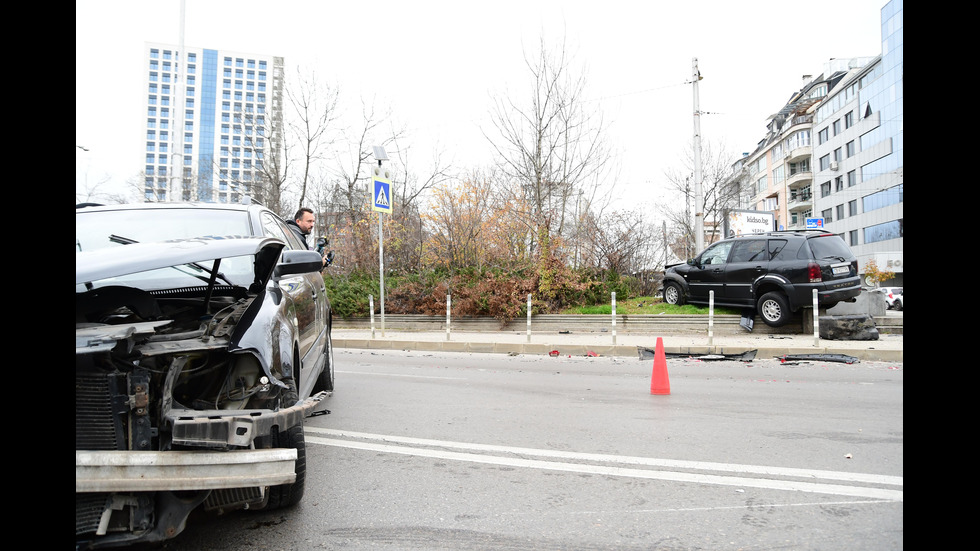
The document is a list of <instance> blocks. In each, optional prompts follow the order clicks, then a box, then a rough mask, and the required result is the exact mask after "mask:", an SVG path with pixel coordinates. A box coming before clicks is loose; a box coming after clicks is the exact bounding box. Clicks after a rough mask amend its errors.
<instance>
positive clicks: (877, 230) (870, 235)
mask: <svg viewBox="0 0 980 551" xmlns="http://www.w3.org/2000/svg"><path fill="white" fill-rule="evenodd" d="M903 222H904V221H903V220H902V219H898V220H892V221H891V222H885V223H884V224H877V225H874V226H870V227H867V228H864V242H865V243H877V242H878V241H886V240H888V239H899V238H901V237H905V235H904V233H905V232H904V224H903Z"/></svg>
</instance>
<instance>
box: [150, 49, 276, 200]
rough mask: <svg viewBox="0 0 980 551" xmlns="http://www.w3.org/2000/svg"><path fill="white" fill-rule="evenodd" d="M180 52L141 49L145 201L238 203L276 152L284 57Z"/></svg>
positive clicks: (207, 51)
mask: <svg viewBox="0 0 980 551" xmlns="http://www.w3.org/2000/svg"><path fill="white" fill-rule="evenodd" d="M184 50H185V51H184V52H183V54H184V55H183V60H182V56H181V53H182V52H181V51H180V48H179V47H177V46H173V45H167V44H154V43H148V44H146V87H145V90H146V158H145V165H144V184H145V198H146V200H148V201H204V202H229V201H230V202H236V201H238V199H239V198H240V196H241V195H249V194H251V193H252V190H253V187H255V186H256V184H257V183H258V182H260V181H262V179H263V177H264V176H263V174H264V173H263V170H264V169H266V168H267V167H268V165H267V162H268V160H269V159H270V158H271V157H272V156H273V155H275V153H276V152H277V151H278V149H279V147H280V143H279V138H278V136H279V130H278V129H280V128H281V122H282V121H281V113H282V109H281V106H282V93H283V58H281V57H275V56H262V55H254V54H244V53H239V52H231V51H224V50H210V49H201V48H185V49H184ZM184 60H186V62H184Z"/></svg>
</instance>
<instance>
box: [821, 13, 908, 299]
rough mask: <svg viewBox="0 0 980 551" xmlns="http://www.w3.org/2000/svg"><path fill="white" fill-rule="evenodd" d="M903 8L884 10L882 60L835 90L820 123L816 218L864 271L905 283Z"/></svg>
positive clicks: (892, 281)
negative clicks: (870, 267)
mask: <svg viewBox="0 0 980 551" xmlns="http://www.w3.org/2000/svg"><path fill="white" fill-rule="evenodd" d="M903 4H904V0H892V1H891V2H889V3H888V4H886V5H885V7H884V8H882V10H881V38H882V41H881V44H882V49H881V55H880V56H879V57H877V58H876V59H874V60H873V61H872V62H871V63H869V64H867V65H866V66H865V67H863V68H862V69H861V70H860V71H857V72H854V73H853V74H850V75H848V78H847V79H845V80H844V81H842V82H841V83H840V84H839V85H838V86H837V87H836V88H834V89H833V90H831V92H830V93H829V94H828V95H827V97H826V98H825V99H824V101H823V102H822V103H821V104H820V105H819V106H818V107H817V110H816V113H815V116H814V130H815V132H816V144H815V145H814V149H813V158H814V160H815V162H816V163H817V172H816V175H815V182H816V183H817V184H818V186H819V192H818V193H817V194H816V196H815V201H814V212H815V213H816V215H817V216H818V217H822V218H823V219H824V223H825V227H826V228H827V229H828V230H830V231H832V232H834V233H836V234H839V235H840V236H841V237H842V238H844V240H845V241H846V242H847V243H848V244H849V245H850V246H851V250H853V251H854V254H855V255H856V256H857V258H858V265H859V266H860V268H861V271H862V272H863V271H864V268H865V266H866V265H867V263H868V261H870V260H874V261H875V264H877V266H878V268H879V269H883V270H887V271H890V272H894V273H895V278H894V279H892V280H891V281H889V282H888V283H889V284H891V285H896V286H901V285H902V284H903V281H904V269H903V258H902V257H903V251H904V241H905V240H904V212H905V208H904V171H903V165H904V138H903V126H904V125H903V120H904V92H903V89H904V83H903V58H904V32H903V23H902V21H903Z"/></svg>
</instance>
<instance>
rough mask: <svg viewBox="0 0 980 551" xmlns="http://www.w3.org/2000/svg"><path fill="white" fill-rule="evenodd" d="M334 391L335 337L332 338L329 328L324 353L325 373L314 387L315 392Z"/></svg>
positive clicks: (321, 374)
mask: <svg viewBox="0 0 980 551" xmlns="http://www.w3.org/2000/svg"><path fill="white" fill-rule="evenodd" d="M323 391H328V392H332V391H333V337H331V336H330V328H329V327H328V328H327V346H326V349H325V350H324V351H323V371H321V372H320V376H319V377H317V379H316V384H315V385H313V392H314V393H317V392H323Z"/></svg>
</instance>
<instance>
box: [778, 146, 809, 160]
mask: <svg viewBox="0 0 980 551" xmlns="http://www.w3.org/2000/svg"><path fill="white" fill-rule="evenodd" d="M811 154H813V147H812V146H811V145H810V144H805V145H804V144H797V145H794V146H793V147H792V148H791V149H787V150H786V153H785V154H784V155H783V162H785V163H798V162H800V161H802V160H803V159H809V158H810V155H811Z"/></svg>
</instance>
